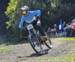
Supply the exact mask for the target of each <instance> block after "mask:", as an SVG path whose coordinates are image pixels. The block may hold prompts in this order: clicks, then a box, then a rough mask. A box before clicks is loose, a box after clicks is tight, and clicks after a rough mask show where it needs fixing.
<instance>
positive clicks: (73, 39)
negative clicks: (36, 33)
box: [51, 37, 75, 41]
mask: <svg viewBox="0 0 75 62" xmlns="http://www.w3.org/2000/svg"><path fill="white" fill-rule="evenodd" d="M51 39H53V40H59V41H75V37H69V38H67V37H64V38H51Z"/></svg>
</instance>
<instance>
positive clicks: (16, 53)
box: [0, 40, 75, 62]
mask: <svg viewBox="0 0 75 62" xmlns="http://www.w3.org/2000/svg"><path fill="white" fill-rule="evenodd" d="M52 42H53V48H52V49H51V50H49V52H48V54H46V55H43V56H37V55H36V54H35V52H34V51H33V49H32V48H31V46H30V44H17V45H12V46H13V47H14V49H13V50H11V51H10V52H6V53H0V62H38V61H39V60H40V62H46V60H48V59H50V58H51V57H61V56H64V55H67V54H71V53H75V42H73V41H72V42H71V41H67V42H65V41H55V40H52ZM43 60H44V61H43ZM47 62H48V61H47Z"/></svg>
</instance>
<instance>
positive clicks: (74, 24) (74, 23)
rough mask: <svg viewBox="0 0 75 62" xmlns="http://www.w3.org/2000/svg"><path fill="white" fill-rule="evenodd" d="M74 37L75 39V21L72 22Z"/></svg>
mask: <svg viewBox="0 0 75 62" xmlns="http://www.w3.org/2000/svg"><path fill="white" fill-rule="evenodd" d="M72 36H73V37H75V19H73V20H72Z"/></svg>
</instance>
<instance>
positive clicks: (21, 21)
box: [19, 16, 25, 28]
mask: <svg viewBox="0 0 75 62" xmlns="http://www.w3.org/2000/svg"><path fill="white" fill-rule="evenodd" d="M24 21H25V18H24V16H22V17H21V20H20V23H19V28H22V26H23V23H24Z"/></svg>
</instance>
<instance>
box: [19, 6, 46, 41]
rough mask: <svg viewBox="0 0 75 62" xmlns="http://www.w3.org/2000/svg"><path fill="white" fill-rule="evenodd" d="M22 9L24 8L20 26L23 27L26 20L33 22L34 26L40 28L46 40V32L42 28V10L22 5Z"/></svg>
mask: <svg viewBox="0 0 75 62" xmlns="http://www.w3.org/2000/svg"><path fill="white" fill-rule="evenodd" d="M21 10H22V17H21V21H20V23H19V28H22V26H23V23H24V22H27V23H32V24H33V26H34V28H36V29H38V30H39V31H40V33H41V35H42V36H43V37H44V39H45V40H46V36H45V33H44V31H43V30H42V28H41V21H40V16H41V11H40V10H35V11H29V7H28V6H23V7H21Z"/></svg>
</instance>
